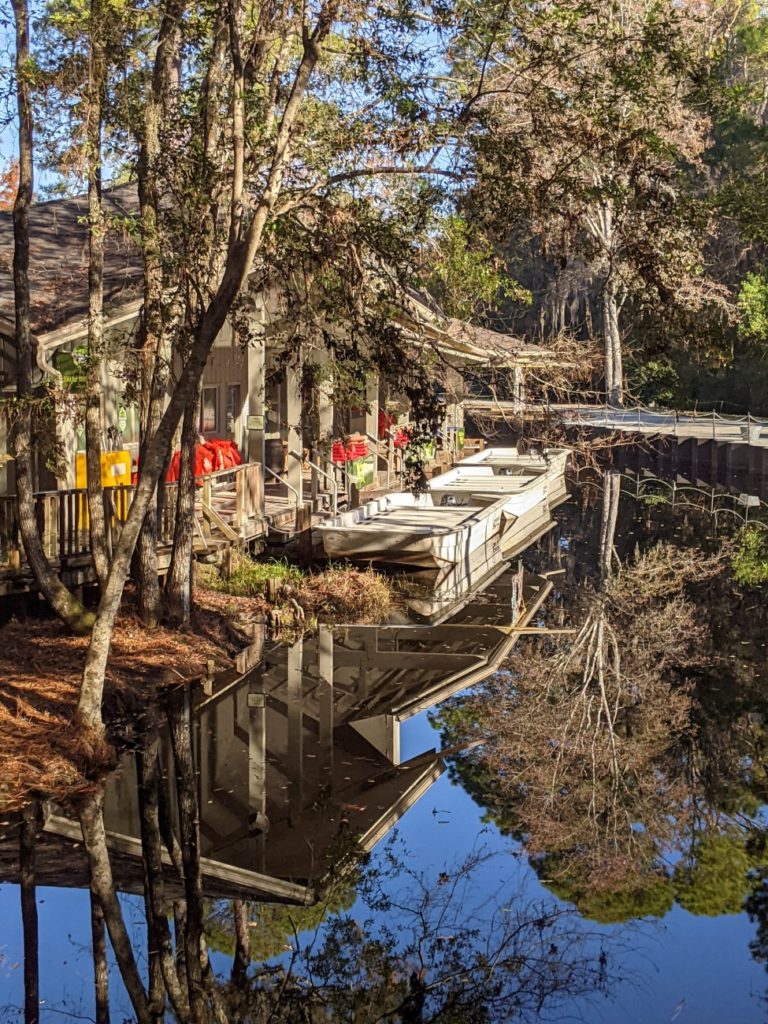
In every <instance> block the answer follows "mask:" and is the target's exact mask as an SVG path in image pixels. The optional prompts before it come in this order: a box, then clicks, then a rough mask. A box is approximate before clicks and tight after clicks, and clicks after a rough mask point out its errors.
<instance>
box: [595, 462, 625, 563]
mask: <svg viewBox="0 0 768 1024" xmlns="http://www.w3.org/2000/svg"><path fill="white" fill-rule="evenodd" d="M620 501H621V477H620V476H619V472H618V470H616V469H608V470H606V471H605V473H604V474H603V503H602V505H601V510H600V562H599V567H600V582H601V583H605V581H606V580H607V579H608V578H609V577H610V576H611V574H612V569H613V550H614V544H615V538H616V524H617V522H618V518H619V502H620Z"/></svg>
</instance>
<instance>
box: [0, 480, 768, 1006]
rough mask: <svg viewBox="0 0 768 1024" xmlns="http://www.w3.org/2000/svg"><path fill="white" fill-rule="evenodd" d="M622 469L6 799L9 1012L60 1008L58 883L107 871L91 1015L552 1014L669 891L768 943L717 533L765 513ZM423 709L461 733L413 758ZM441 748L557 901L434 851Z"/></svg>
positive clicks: (733, 602) (740, 615) (255, 655)
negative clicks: (43, 930)
mask: <svg viewBox="0 0 768 1024" xmlns="http://www.w3.org/2000/svg"><path fill="white" fill-rule="evenodd" d="M623 469H624V470H625V471H624V472H622V473H619V472H616V471H613V472H608V473H607V474H606V475H605V476H604V477H601V476H599V475H597V474H592V475H591V476H590V475H587V476H585V477H583V478H581V479H580V480H579V482H578V483H577V485H576V487H575V489H574V492H573V495H572V497H571V499H570V501H569V502H568V503H567V504H565V505H562V506H561V507H560V509H559V510H558V511H557V513H556V523H555V524H554V527H553V528H552V529H551V530H548V529H546V528H547V527H548V526H549V525H550V524H549V523H544V522H542V523H541V524H538V525H539V526H540V527H541V529H540V530H539V531H538V532H537V533H536V535H535V536H534V535H531V537H529V541H531V542H534V543H532V546H530V547H529V548H528V550H526V551H525V553H524V559H523V560H524V563H525V568H524V569H523V567H522V565H520V564H518V563H517V562H515V563H510V561H509V557H510V553H509V552H505V553H503V554H500V553H499V552H498V551H486V552H483V553H481V554H479V555H477V556H476V557H475V559H474V561H473V562H472V564H471V565H469V566H467V567H465V571H463V572H462V574H460V576H457V577H456V578H453V579H448V578H445V579H443V580H442V581H440V585H439V586H437V587H435V586H434V581H431V582H430V581H429V580H428V581H426V585H425V584H424V582H423V581H422V584H421V587H420V588H419V587H418V586H417V587H415V589H414V590H413V591H412V592H411V594H410V596H409V601H410V602H411V606H412V612H413V613H414V615H415V621H411V622H408V623H403V624H400V625H388V626H349V627H325V626H321V627H320V628H319V629H318V631H317V632H316V633H315V634H310V635H307V636H304V637H302V638H300V639H298V640H296V641H295V642H293V643H292V644H290V645H280V644H276V643H272V642H267V641H265V640H264V638H260V639H258V640H257V642H256V643H254V645H253V647H252V648H251V649H250V650H248V651H247V652H244V654H243V655H242V656H241V660H240V664H239V670H238V671H236V672H233V673H231V674H230V676H228V677H224V678H219V679H217V680H215V681H214V682H213V683H212V684H205V685H204V686H200V687H199V688H197V689H181V688H179V689H171V690H169V691H167V693H166V694H165V696H164V698H163V700H162V701H160V702H159V703H158V704H157V706H155V707H153V708H151V709H149V711H148V713H147V715H146V722H145V726H144V729H145V731H144V732H143V734H141V735H139V736H137V737H136V743H135V749H132V750H130V751H128V752H127V753H126V754H125V756H124V757H123V759H122V762H121V764H120V767H119V769H118V770H117V771H116V772H115V773H113V774H112V775H110V776H109V777H108V778H107V779H106V781H105V784H104V786H103V788H102V789H101V790H99V791H98V792H97V793H96V794H95V795H93V796H91V797H89V798H87V799H84V800H82V801H81V802H80V803H79V804H78V805H73V806H59V805H54V804H52V803H50V802H41V803H40V804H32V805H30V807H29V809H28V810H27V811H26V812H25V814H24V815H22V816H20V817H18V818H14V819H12V820H9V821H8V822H6V823H5V824H4V825H3V826H2V828H3V833H4V834H3V837H2V840H1V841H0V878H2V880H4V881H10V882H14V883H17V884H20V891H21V894H22V900H21V912H22V917H23V925H24V928H23V931H24V939H25V953H26V956H25V971H26V974H25V992H26V996H27V1004H26V1010H25V1013H24V1014H22V1010H21V1008H20V1007H18V1008H15V1009H13V1013H14V1014H15V1016H9V1017H8V1019H22V1018H24V1019H26V1020H30V1021H32V1020H37V1019H40V996H41V993H39V992H38V989H37V985H38V981H37V978H36V971H35V964H36V959H37V958H36V956H35V952H36V945H37V942H38V937H37V933H36V928H37V922H36V905H35V888H36V886H54V887H60V888H73V887H79V888H82V889H83V890H86V891H89V892H90V894H91V912H90V918H91V923H92V929H91V937H90V938H91V941H90V943H89V946H90V950H91V953H92V960H93V968H94V970H93V979H94V981H93V986H94V987H93V994H92V996H91V1001H90V1003H89V1005H88V1006H87V1007H86V1008H82V1007H81V1008H78V1011H77V1012H78V1013H82V1014H83V1015H85V1016H86V1017H89V1018H90V1019H94V1017H95V1019H96V1020H97V1022H98V1024H102V1022H104V1021H107V1020H108V1019H109V1014H110V1008H111V1010H112V1019H123V1018H124V1017H126V1015H127V1014H130V1015H131V1016H130V1017H129V1018H128V1019H134V1020H137V1021H140V1022H142V1024H144V1022H145V1021H153V1022H155V1021H161V1020H164V1019H166V1018H167V1017H168V1016H169V1015H171V1014H172V1019H176V1020H178V1021H182V1022H186V1021H190V1022H195V1024H198V1022H203V1021H206V1022H207V1021H239V1020H242V1021H265V1020H272V1021H278V1022H283V1021H285V1022H288V1021H291V1022H292V1021H308V1022H313V1024H314V1022H321V1021H323V1022H325V1021H337V1020H338V1021H350V1022H351V1021H355V1022H369V1021H370V1022H373V1021H381V1020H387V1021H391V1022H393V1024H394V1022H402V1024H410V1022H417V1021H427V1020H429V1021H446V1022H452V1024H453V1022H455V1024H458V1022H470V1024H471V1022H474V1021H477V1022H478V1024H479V1022H486V1021H505V1020H513V1019H523V1020H524V1019H529V1020H534V1019H542V1018H543V1016H545V1015H546V1014H547V1013H550V1014H552V1015H553V1016H554V1017H555V1018H557V1017H558V1014H562V1013H563V1012H570V1011H572V1010H574V1008H577V1007H579V1006H580V1005H583V1004H582V1003H581V1000H584V999H589V998H594V997H596V996H606V995H610V994H611V993H612V991H613V988H614V986H615V983H616V979H617V977H618V976H619V975H621V976H622V977H624V978H626V976H627V975H628V974H631V973H632V971H633V970H634V969H635V968H633V966H632V958H631V956H630V949H631V947H632V944H633V942H634V941H635V940H634V939H633V937H632V932H626V931H624V930H622V929H615V928H613V929H607V928H606V927H605V926H606V925H608V924H615V923H616V922H629V921H631V920H633V919H637V918H645V917H657V918H658V917H663V916H664V915H665V914H666V913H667V912H668V911H669V910H670V908H671V907H672V906H673V905H674V904H675V903H677V904H678V905H679V906H681V907H684V908H686V909H687V910H688V911H690V913H692V914H698V915H709V916H716V915H721V914H733V913H738V912H739V911H741V910H742V908H743V907H744V906H745V905H746V908H747V910H748V911H749V913H750V914H751V915H752V917H753V919H754V920H755V922H756V924H757V937H756V939H755V942H754V945H753V950H752V952H753V954H754V955H755V957H758V958H761V959H765V950H766V948H768V942H766V940H765V934H766V933H768V912H766V909H765V908H766V907H767V906H768V898H767V897H766V895H765V893H766V891H768V882H766V875H768V871H767V870H766V869H765V865H766V863H768V861H767V860H766V854H765V842H764V838H763V825H764V820H763V817H762V808H763V805H764V804H765V803H766V797H767V796H768V793H767V792H766V788H767V787H768V782H766V775H765V770H764V765H765V764H766V763H768V743H767V742H766V735H765V725H764V723H765V699H764V695H763V694H764V684H765V675H766V668H765V657H764V654H765V610H764V608H763V603H762V601H761V599H760V596H759V595H758V594H756V592H755V591H752V590H749V589H748V588H738V587H735V586H734V584H733V582H732V580H731V579H730V576H729V567H730V556H729V555H728V553H727V545H728V544H729V543H730V540H729V538H730V537H731V536H732V534H733V531H734V527H738V525H739V519H738V516H739V515H740V514H742V513H744V514H749V515H751V516H752V517H753V518H755V517H756V518H758V519H759V518H760V513H761V508H760V507H757V506H755V505H754V504H750V503H746V504H745V503H744V502H742V501H741V500H740V494H738V493H737V494H736V495H732V496H731V498H730V499H729V500H730V501H731V505H732V506H733V507H732V509H731V511H732V513H733V514H732V515H731V514H726V513H725V512H722V509H724V508H726V504H725V503H724V500H723V502H721V498H720V497H718V498H717V501H715V498H714V497H713V495H708V494H707V493H706V488H705V489H703V490H702V489H701V488H700V487H699V486H698V483H697V487H696V490H697V491H699V490H701V491H702V493H703V494H704V498H700V497H699V496H697V495H696V494H694V493H693V490H691V491H690V493H689V492H688V491H686V482H685V481H684V480H682V479H680V478H677V479H675V481H674V483H675V489H674V491H675V493H674V498H673V500H672V499H671V498H670V486H669V483H670V482H669V481H668V482H667V485H666V486H665V485H663V484H661V483H656V482H654V481H652V480H649V479H648V475H647V474H645V473H643V472H642V471H641V470H637V469H635V470H632V469H631V467H623ZM713 494H714V492H713ZM708 504H709V508H707V505H708ZM715 505H717V507H718V509H720V510H721V511H720V512H718V514H717V515H713V514H712V509H713V507H714V506H715ZM766 521H768V519H766ZM521 550H522V546H521V548H520V549H518V551H516V552H514V553H515V554H517V553H519V552H520V551H521ZM533 630H538V631H539V635H537V636H528V635H526V634H527V633H530V632H531V631H533ZM545 630H546V631H545ZM425 709H437V710H436V712H435V716H436V721H437V724H438V725H439V727H440V729H441V730H442V743H443V746H442V749H441V750H434V749H424V750H422V751H421V752H420V753H418V754H417V755H416V756H414V757H410V758H409V759H407V760H405V761H403V760H402V759H401V755H400V746H401V725H402V723H404V722H406V721H407V720H408V719H409V718H411V717H413V716H415V715H417V714H418V713H419V712H422V711H424V710H425ZM446 767H447V768H448V769H449V770H450V773H451V774H452V776H453V777H454V778H455V779H456V780H457V781H458V782H460V783H461V785H462V786H464V787H465V789H466V790H467V791H468V793H469V794H470V795H471V796H472V797H473V798H474V799H475V800H476V801H477V802H478V803H479V804H481V806H482V807H483V808H484V809H486V811H487V813H488V815H489V817H490V818H491V819H492V820H493V821H494V822H495V824H496V825H497V826H498V828H499V829H500V830H501V831H502V832H504V833H507V834H509V835H511V836H512V837H514V838H515V839H516V840H517V841H518V842H520V843H522V844H523V849H524V850H525V851H526V853H527V856H528V858H529V860H530V864H531V865H532V867H533V869H534V871H535V872H536V873H537V875H538V876H539V878H540V880H541V881H542V883H543V885H544V886H545V888H547V889H549V891H550V893H551V894H552V897H557V898H556V899H555V898H550V897H547V898H545V899H543V900H539V899H537V900H534V901H531V900H530V899H528V898H527V897H523V896H522V895H521V894H520V893H519V891H515V888H514V886H513V887H511V888H510V886H509V885H507V884H505V883H499V884H498V885H497V886H496V888H495V889H494V891H493V893H492V894H490V895H489V893H488V891H487V886H486V887H485V888H482V887H480V888H478V886H477V882H476V879H477V878H478V876H479V875H480V874H481V873H482V872H483V871H485V870H487V869H488V865H489V863H490V859H491V858H494V857H495V858H498V857H500V858H501V861H500V863H499V865H498V866H497V868H495V869H491V870H494V871H495V872H496V875H497V877H498V878H500V879H503V878H505V877H509V873H508V872H507V871H506V870H505V868H504V866H503V860H504V857H505V856H507V854H498V853H492V852H490V851H489V850H487V849H486V848H484V847H483V846H482V845H479V844H478V845H476V847H475V848H474V850H473V852H472V853H471V854H470V855H469V856H468V857H467V858H466V859H465V860H463V861H460V862H459V863H456V864H455V865H454V866H453V867H452V868H450V869H449V870H446V869H445V868H444V867H442V866H441V867H440V868H439V869H437V868H436V869H435V870H434V872H431V873H430V872H429V871H427V872H426V873H425V872H424V871H423V870H422V868H421V866H419V867H418V868H417V867H416V866H415V865H414V863H413V862H412V859H411V857H410V855H409V853H408V850H407V848H406V846H405V845H403V843H402V842H401V841H400V840H399V839H398V838H397V837H396V836H395V838H392V836H393V835H394V833H392V830H393V829H394V827H395V825H396V824H397V823H398V822H399V821H400V820H401V818H402V817H403V815H404V814H405V813H406V812H407V811H408V810H409V809H410V808H412V807H414V805H415V804H416V803H417V802H418V801H419V800H420V799H421V798H422V797H423V796H424V794H425V793H427V792H428V791H429V789H430V787H431V786H432V785H433V784H434V783H435V782H436V780H438V779H439V778H440V776H441V775H442V774H443V772H444V771H445V769H446ZM388 834H390V838H389V839H387V840H386V841H385V842H383V843H382V842H381V841H382V840H384V839H385V837H386V836H387V835H388ZM377 844H380V845H379V846H378V849H377V850H376V852H375V854H372V851H373V850H374V847H376V846H377ZM445 853H446V851H440V853H439V856H440V857H443V856H444V855H445ZM435 863H437V860H436V861H435ZM481 889H482V892H481ZM126 894H127V895H126ZM353 907H354V909H353ZM129 908H130V913H135V912H136V909H137V908H138V909H139V910H140V917H141V922H142V924H141V928H140V929H139V930H138V932H137V930H136V929H135V928H133V927H132V926H131V923H130V921H129V919H128V915H129ZM107 937H108V940H109V941H108V942H107ZM219 954H226V955H227V956H228V957H230V958H231V961H229V962H228V961H225V960H223V959H222V957H221V956H220V955H219ZM113 960H114V962H116V965H117V972H118V973H119V977H120V986H121V987H120V993H122V989H123V988H124V989H125V993H127V995H125V994H122V995H118V996H116V995H115V992H114V989H115V985H114V984H113V985H112V986H111V987H112V989H113V991H112V993H110V992H109V991H108V981H109V979H110V970H109V965H110V963H112V961H113ZM112 973H114V972H112ZM42 987H43V989H45V979H43V985H42ZM43 994H44V993H43ZM110 995H111V999H112V1005H111V1007H110ZM45 998H46V1003H45V1005H48V1006H51V1007H54V1006H55V1004H56V999H57V994H56V993H55V992H54V993H52V994H50V993H49V994H48V995H47V996H46V997H45ZM121 1000H122V1002H121ZM116 1001H117V1002H116ZM118 1004H119V1005H118ZM94 1007H95V1014H94V1011H93V1008H94ZM6 1010H7V1013H8V1014H10V1013H11V1011H12V1008H10V1007H8V1008H6ZM116 1014H119V1017H117V1018H116V1016H115V1015H116ZM44 1016H45V1015H44ZM45 1019H48V1018H45ZM50 1019H51V1020H53V1019H56V1017H55V1012H54V1011H53V1010H52V1011H51V1016H50Z"/></svg>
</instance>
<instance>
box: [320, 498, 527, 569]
mask: <svg viewBox="0 0 768 1024" xmlns="http://www.w3.org/2000/svg"><path fill="white" fill-rule="evenodd" d="M504 504H505V499H504V498H485V497H482V496H481V497H479V498H478V499H473V501H472V504H469V503H456V504H450V505H449V504H445V505H442V504H440V501H439V500H435V495H434V494H433V493H432V492H431V491H427V492H426V493H424V494H418V495H414V494H411V493H410V492H407V491H399V492H396V493H394V494H387V495H384V496H383V497H381V498H376V499H374V500H373V501H368V502H366V503H365V505H362V506H361V507H360V508H356V509H352V510H350V511H349V512H343V513H342V514H341V515H338V516H334V517H333V518H332V519H327V520H326V521H325V522H323V523H321V524H320V526H318V527H317V532H318V533H319V534H320V536H321V538H322V541H323V547H324V549H325V553H326V555H327V556H328V557H329V558H349V559H352V560H357V561H365V562H382V563H387V564H393V565H417V566H422V567H424V568H444V567H447V566H452V565H454V564H456V563H457V562H458V561H460V560H461V559H465V558H468V557H469V556H470V555H471V554H472V553H473V552H474V551H476V550H477V549H478V548H480V547H482V546H483V545H484V544H488V543H491V542H493V541H497V542H499V541H501V540H502V538H503V534H504V531H505V529H506V528H507V527H508V526H509V525H510V518H509V516H508V515H507V514H506V512H505V509H504Z"/></svg>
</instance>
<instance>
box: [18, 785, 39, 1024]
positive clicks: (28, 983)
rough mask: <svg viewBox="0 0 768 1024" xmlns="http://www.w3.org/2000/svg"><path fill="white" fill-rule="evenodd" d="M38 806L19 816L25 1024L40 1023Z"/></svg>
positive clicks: (25, 809) (26, 809) (29, 805)
mask: <svg viewBox="0 0 768 1024" xmlns="http://www.w3.org/2000/svg"><path fill="white" fill-rule="evenodd" d="M36 833H37V803H31V804H27V806H26V807H25V808H24V811H23V812H22V818H21V834H20V842H19V889H20V891H21V923H22V928H23V930H24V1024H38V1022H39V1020H40V974H39V965H38V950H39V944H38V929H37V890H36V887H35V839H36Z"/></svg>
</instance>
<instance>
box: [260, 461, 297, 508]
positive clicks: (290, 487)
mask: <svg viewBox="0 0 768 1024" xmlns="http://www.w3.org/2000/svg"><path fill="white" fill-rule="evenodd" d="M263 468H264V471H265V472H267V473H269V475H270V476H273V477H274V478H275V480H277V482H278V483H279V484H284V485H285V486H286V487H287V489H288V490H289V491H293V493H294V494H295V495H296V508H301V495H300V494H299V492H298V491H297V490H296V488H295V487H293V486H292V485H291V484H289V483H288V481H287V480H283V478H282V477H281V476H280V474H279V473H275V471H274V470H273V469H270V468H269V466H264V467H263Z"/></svg>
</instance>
